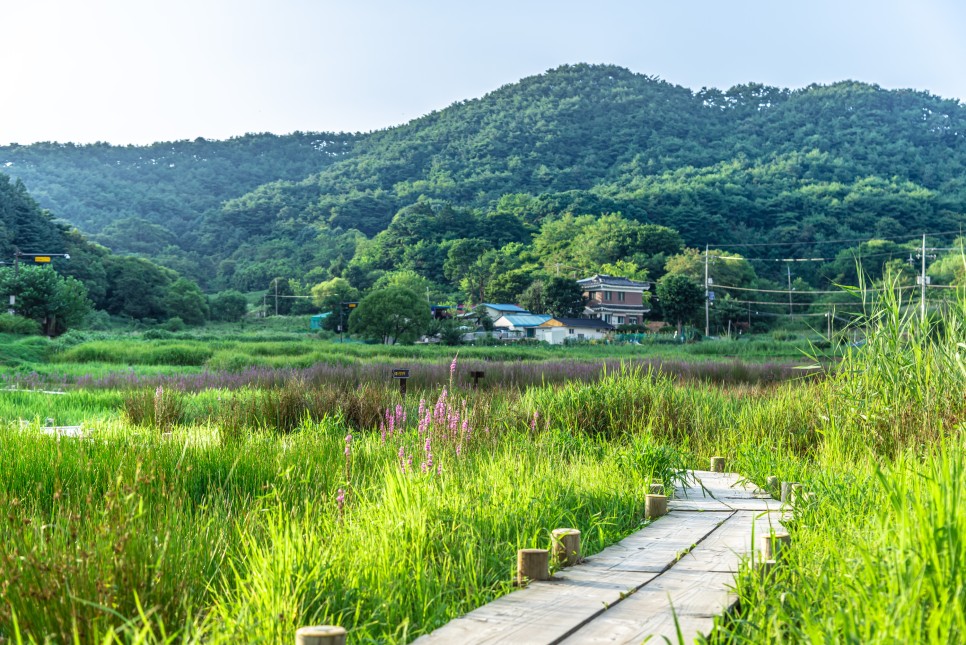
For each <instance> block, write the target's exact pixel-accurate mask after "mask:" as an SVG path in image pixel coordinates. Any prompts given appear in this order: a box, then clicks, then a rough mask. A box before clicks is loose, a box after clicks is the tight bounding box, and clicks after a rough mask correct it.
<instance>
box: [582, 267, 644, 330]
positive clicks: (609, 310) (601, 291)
mask: <svg viewBox="0 0 966 645" xmlns="http://www.w3.org/2000/svg"><path fill="white" fill-rule="evenodd" d="M577 284H579V285H580V288H581V289H582V290H583V292H584V298H585V299H586V300H587V307H586V309H584V315H585V316H587V317H589V318H596V319H598V320H602V321H604V322H605V323H609V324H611V325H614V326H615V327H617V326H620V325H639V324H642V323H643V322H644V314H646V313H647V312H649V311H650V308H649V307H646V306H645V305H644V292H645V291H646V290H648V289H650V288H651V284H650V283H649V282H638V281H636V280H630V279H628V278H621V277H618V276H611V275H601V274H598V275H594V276H592V277H590V278H584V279H583V280H578V281H577Z"/></svg>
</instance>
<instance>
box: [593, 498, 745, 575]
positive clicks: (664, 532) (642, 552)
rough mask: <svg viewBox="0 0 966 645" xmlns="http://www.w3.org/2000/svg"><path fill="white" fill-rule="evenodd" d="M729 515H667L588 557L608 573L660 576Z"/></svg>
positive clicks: (729, 515)
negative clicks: (634, 572)
mask: <svg viewBox="0 0 966 645" xmlns="http://www.w3.org/2000/svg"><path fill="white" fill-rule="evenodd" d="M731 514H732V512H731V511H728V512H724V513H689V512H670V513H668V514H667V515H665V516H664V517H662V518H660V519H658V520H657V521H655V522H653V523H652V524H650V525H648V526H647V527H645V528H644V529H642V530H640V531H638V532H637V533H635V534H633V535H630V536H628V537H626V538H624V539H623V540H621V541H620V542H618V543H617V544H615V545H613V546H611V547H608V548H607V549H604V550H603V551H601V552H600V553H598V554H597V555H596V556H592V557H590V558H588V564H590V565H592V566H595V567H604V568H606V569H607V570H609V571H644V572H655V573H659V572H661V571H664V570H665V569H667V568H668V567H669V566H671V565H672V564H673V563H674V562H676V561H677V560H678V558H680V556H681V555H682V554H684V553H687V552H688V551H689V550H691V548H693V547H694V545H695V544H698V543H699V542H701V540H703V539H704V538H705V537H706V536H707V535H708V534H710V533H711V532H712V531H714V530H715V529H716V528H717V527H718V526H719V525H721V524H722V523H723V522H724V521H725V520H727V519H728V518H729V517H731Z"/></svg>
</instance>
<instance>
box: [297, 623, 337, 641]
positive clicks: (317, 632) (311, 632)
mask: <svg viewBox="0 0 966 645" xmlns="http://www.w3.org/2000/svg"><path fill="white" fill-rule="evenodd" d="M345 637H346V633H345V628H343V627H337V626H335V625H316V626H314V627H302V628H301V629H299V630H298V631H297V632H295V645H345Z"/></svg>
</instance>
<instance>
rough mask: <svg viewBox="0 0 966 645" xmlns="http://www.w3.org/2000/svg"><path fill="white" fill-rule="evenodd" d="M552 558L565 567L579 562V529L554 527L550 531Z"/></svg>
mask: <svg viewBox="0 0 966 645" xmlns="http://www.w3.org/2000/svg"><path fill="white" fill-rule="evenodd" d="M550 537H551V540H552V542H553V556H554V559H555V560H556V561H557V562H558V563H559V564H561V565H563V566H565V567H572V566H573V565H575V564H577V563H578V562H580V531H578V530H577V529H554V530H553V531H551V533H550Z"/></svg>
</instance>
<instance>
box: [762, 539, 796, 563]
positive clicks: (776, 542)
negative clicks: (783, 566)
mask: <svg viewBox="0 0 966 645" xmlns="http://www.w3.org/2000/svg"><path fill="white" fill-rule="evenodd" d="M761 540H762V552H763V553H764V559H765V560H780V559H781V558H782V557H783V556H784V553H785V551H786V550H787V549H788V548H789V547H790V546H791V545H792V537H791V536H790V535H789V534H788V533H773V534H771V535H763V536H762V538H761Z"/></svg>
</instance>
